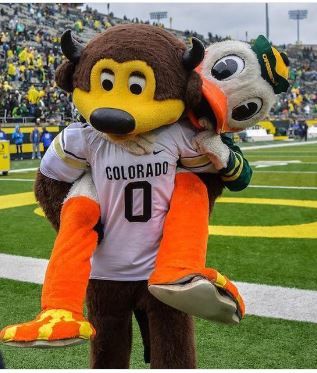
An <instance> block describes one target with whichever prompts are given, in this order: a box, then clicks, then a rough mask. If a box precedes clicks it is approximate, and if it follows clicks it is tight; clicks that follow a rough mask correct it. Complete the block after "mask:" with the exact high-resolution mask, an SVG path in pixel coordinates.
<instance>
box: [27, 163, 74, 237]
mask: <svg viewBox="0 0 317 373" xmlns="http://www.w3.org/2000/svg"><path fill="white" fill-rule="evenodd" d="M71 186H72V184H70V183H65V182H64V181H57V180H54V179H51V178H49V177H47V176H45V175H43V174H42V173H41V172H40V170H38V171H37V175H36V180H35V184H34V193H35V197H36V199H37V201H39V203H40V206H41V207H42V209H43V210H44V212H45V215H46V216H47V218H48V220H49V221H50V223H51V224H52V225H53V227H54V228H55V230H58V229H59V222H60V212H61V208H62V203H63V201H64V199H65V198H66V195H67V194H68V192H69V190H70V188H71Z"/></svg>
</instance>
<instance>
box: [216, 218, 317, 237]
mask: <svg viewBox="0 0 317 373" xmlns="http://www.w3.org/2000/svg"><path fill="white" fill-rule="evenodd" d="M209 234H212V235H216V236H235V237H261V238H315V239H316V238H317V222H313V223H307V224H297V225H274V226H251V227H249V226H229V227H228V226H222V225H214V226H212V225H209Z"/></svg>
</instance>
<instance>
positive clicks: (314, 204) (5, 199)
mask: <svg viewBox="0 0 317 373" xmlns="http://www.w3.org/2000/svg"><path fill="white" fill-rule="evenodd" d="M218 202H220V203H242V204H257V205H278V206H292V207H306V208H317V201H312V200H292V199H270V198H233V197H223V198H219V200H218ZM33 204H36V201H35V197H34V193H33V192H26V193H18V194H9V195H5V196H0V209H7V208H13V207H20V206H27V205H33ZM34 212H35V213H36V214H37V215H40V216H44V213H43V211H42V209H41V208H36V209H35V210H34ZM209 234H213V235H217V236H218V235H220V236H236V237H268V238H317V222H312V223H305V224H294V225H275V226H222V225H214V226H209Z"/></svg>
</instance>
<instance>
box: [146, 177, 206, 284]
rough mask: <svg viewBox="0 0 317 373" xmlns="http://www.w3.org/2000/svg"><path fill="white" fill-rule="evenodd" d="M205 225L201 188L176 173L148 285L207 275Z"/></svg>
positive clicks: (194, 180) (203, 188)
mask: <svg viewBox="0 0 317 373" xmlns="http://www.w3.org/2000/svg"><path fill="white" fill-rule="evenodd" d="M208 221H209V200H208V193H207V188H206V186H205V184H204V183H203V182H202V181H201V180H200V179H199V177H198V176H196V175H195V174H193V173H190V172H184V173H178V174H177V175H176V179H175V187H174V192H173V195H172V199H171V203H170V209H169V212H168V213H167V216H166V219H165V223H164V229H163V237H162V241H161V244H160V248H159V252H158V255H157V259H156V264H155V269H154V271H153V273H152V274H151V277H150V279H149V284H150V285H154V284H167V283H173V282H176V281H179V280H180V279H183V278H184V277H187V276H191V275H195V274H197V275H207V274H208V272H209V271H208V270H207V269H206V268H205V262H206V252H207V242H208Z"/></svg>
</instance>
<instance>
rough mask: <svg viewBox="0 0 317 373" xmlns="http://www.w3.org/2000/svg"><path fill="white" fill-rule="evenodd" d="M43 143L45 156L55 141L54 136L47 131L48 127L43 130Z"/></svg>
mask: <svg viewBox="0 0 317 373" xmlns="http://www.w3.org/2000/svg"><path fill="white" fill-rule="evenodd" d="M41 141H42V143H43V147H44V154H45V153H46V151H47V149H48V148H49V146H50V145H51V143H52V141H53V136H52V134H51V133H50V132H48V130H47V129H46V127H44V128H43V132H42V136H41Z"/></svg>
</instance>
